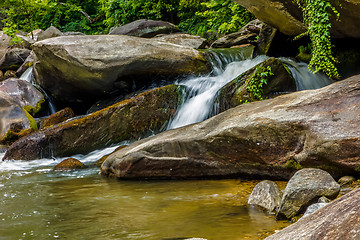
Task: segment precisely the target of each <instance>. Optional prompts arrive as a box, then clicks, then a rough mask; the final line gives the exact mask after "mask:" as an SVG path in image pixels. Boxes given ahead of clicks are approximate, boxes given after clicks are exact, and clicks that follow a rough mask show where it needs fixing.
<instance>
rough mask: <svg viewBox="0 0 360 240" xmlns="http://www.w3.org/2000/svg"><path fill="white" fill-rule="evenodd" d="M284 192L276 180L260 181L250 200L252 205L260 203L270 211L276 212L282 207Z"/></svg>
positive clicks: (249, 202)
mask: <svg viewBox="0 0 360 240" xmlns="http://www.w3.org/2000/svg"><path fill="white" fill-rule="evenodd" d="M282 195H283V194H282V192H281V190H280V188H279V187H278V185H277V184H276V183H275V182H272V181H269V180H265V181H262V182H259V183H258V184H257V185H256V186H255V187H254V189H253V191H252V192H251V195H250V197H249V200H248V204H250V205H258V206H260V207H262V208H264V209H266V210H267V211H268V212H269V213H271V212H274V213H275V212H276V211H277V209H278V208H279V207H280V203H281V198H282Z"/></svg>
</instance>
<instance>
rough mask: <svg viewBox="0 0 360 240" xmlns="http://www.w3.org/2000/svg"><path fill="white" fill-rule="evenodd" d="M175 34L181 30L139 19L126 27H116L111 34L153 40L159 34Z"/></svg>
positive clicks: (165, 23)
mask: <svg viewBox="0 0 360 240" xmlns="http://www.w3.org/2000/svg"><path fill="white" fill-rule="evenodd" d="M175 32H180V30H179V28H178V27H176V26H175V25H174V24H172V23H169V22H164V21H155V20H149V19H139V20H136V21H134V22H131V23H128V24H126V25H124V26H120V27H116V28H114V29H113V30H112V31H111V32H110V33H109V34H110V35H128V36H134V37H142V38H152V37H155V36H156V35H158V34H170V33H175Z"/></svg>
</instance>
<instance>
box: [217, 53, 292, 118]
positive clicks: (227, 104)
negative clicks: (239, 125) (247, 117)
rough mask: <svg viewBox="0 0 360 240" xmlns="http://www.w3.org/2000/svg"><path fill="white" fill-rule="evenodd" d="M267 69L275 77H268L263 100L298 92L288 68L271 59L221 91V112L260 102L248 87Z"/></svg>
mask: <svg viewBox="0 0 360 240" xmlns="http://www.w3.org/2000/svg"><path fill="white" fill-rule="evenodd" d="M267 67H270V68H271V72H272V73H273V75H271V76H267V77H266V78H267V84H266V85H264V86H263V87H262V89H263V94H262V98H264V99H266V98H272V97H275V96H277V95H279V94H281V93H289V92H295V91H296V81H295V79H294V78H293V76H292V74H291V72H290V70H289V69H288V67H287V66H286V65H285V64H284V63H282V62H281V61H280V60H279V59H276V58H270V59H267V60H265V61H264V62H262V63H260V64H258V65H257V66H255V67H253V68H251V69H249V70H248V71H246V72H245V73H243V74H241V75H240V76H239V77H237V78H235V79H234V80H233V81H231V82H229V83H228V84H226V85H225V86H224V87H222V88H221V89H220V91H219V94H218V97H217V103H218V109H219V112H223V111H225V110H227V109H229V108H233V107H236V106H238V105H240V104H243V103H247V102H253V101H256V100H259V99H257V98H256V97H254V96H253V95H252V94H251V93H250V92H249V90H248V87H249V85H250V84H251V80H252V79H253V78H254V77H255V75H256V74H257V73H259V72H260V71H261V70H262V69H264V68H267Z"/></svg>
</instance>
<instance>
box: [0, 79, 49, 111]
mask: <svg viewBox="0 0 360 240" xmlns="http://www.w3.org/2000/svg"><path fill="white" fill-rule="evenodd" d="M0 92H4V93H6V94H8V95H9V96H10V97H12V98H13V100H14V101H15V102H16V104H17V105H19V106H20V107H22V108H23V107H25V106H26V105H29V106H32V107H36V105H37V103H38V102H39V101H40V100H42V99H44V95H43V94H42V93H41V92H40V91H39V90H37V89H36V88H35V87H34V86H33V85H32V84H30V83H28V82H26V81H24V80H20V79H17V78H9V79H7V80H5V81H3V82H0Z"/></svg>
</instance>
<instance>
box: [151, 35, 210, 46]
mask: <svg viewBox="0 0 360 240" xmlns="http://www.w3.org/2000/svg"><path fill="white" fill-rule="evenodd" d="M155 39H156V40H157V41H160V42H167V43H173V44H177V45H180V46H184V47H191V48H195V49H201V48H205V47H206V46H207V40H206V39H205V38H202V37H199V36H194V35H190V34H185V33H174V34H164V35H161V36H159V37H156V38H155Z"/></svg>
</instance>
